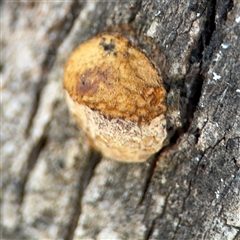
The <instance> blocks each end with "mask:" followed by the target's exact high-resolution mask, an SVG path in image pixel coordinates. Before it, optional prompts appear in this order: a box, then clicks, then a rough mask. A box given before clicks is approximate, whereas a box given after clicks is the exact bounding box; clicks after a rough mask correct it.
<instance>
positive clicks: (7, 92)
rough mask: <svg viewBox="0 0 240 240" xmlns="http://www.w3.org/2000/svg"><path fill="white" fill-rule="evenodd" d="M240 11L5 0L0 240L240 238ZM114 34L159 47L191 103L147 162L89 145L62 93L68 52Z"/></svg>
mask: <svg viewBox="0 0 240 240" xmlns="http://www.w3.org/2000/svg"><path fill="white" fill-rule="evenodd" d="M239 13H240V2H239V1H238V0H236V1H230V0H227V1H214V0H212V1H206V0H203V1H197V0H196V1H195V0H192V1H180V0H176V1H165V0H161V1H144V0H142V1H140V0H139V1H136V0H134V1H105V2H104V1H101V2H99V1H89V2H80V1H79V2H77V1H68V2H67V1H66V2H35V1H29V2H26V3H19V2H11V1H5V2H1V46H2V47H1V79H2V84H1V100H2V103H1V124H2V136H1V183H2V184H1V209H2V211H1V234H2V239H104V238H105V239H106V238H107V239H240V170H239V168H240V77H239V75H240V61H239V59H240V51H239V46H240V40H239V36H240V15H239ZM112 28H114V31H117V32H118V33H119V34H121V33H122V32H121V31H125V30H124V29H126V28H127V29H131V30H132V31H134V32H135V34H136V36H137V38H139V39H140V40H141V41H143V43H142V46H144V48H145V50H146V51H148V47H149V48H150V47H151V46H153V45H154V44H155V43H157V45H158V46H159V48H160V49H161V52H162V54H163V55H164V56H165V58H166V59H167V63H168V67H167V70H166V72H167V76H168V84H169V86H171V87H174V86H176V87H177V88H180V89H181V98H182V101H183V102H184V104H185V105H184V106H185V107H184V109H185V111H186V119H185V121H184V126H183V128H182V129H181V130H180V131H178V132H177V133H176V134H175V135H174V137H173V139H172V140H171V143H170V145H169V146H167V147H165V148H164V149H162V150H160V151H159V153H158V154H156V155H155V156H153V157H152V158H151V159H150V160H148V161H147V162H146V163H132V164H126V163H121V162H116V161H113V160H111V159H105V158H104V157H103V158H101V156H100V155H99V154H98V153H96V152H93V151H92V150H90V149H89V147H88V144H87V141H86V138H85V136H84V134H83V133H82V132H81V130H79V129H78V127H77V126H76V124H75V122H74V121H73V120H72V117H71V116H70V115H69V113H68V110H67V106H66V103H65V100H64V97H63V90H62V85H61V81H62V76H63V70H64V64H65V61H66V59H67V57H68V55H69V54H70V53H71V51H72V50H73V49H74V48H75V47H76V46H77V45H78V44H80V43H81V42H83V41H84V40H87V39H89V38H90V37H92V36H94V35H96V34H98V33H100V32H102V31H108V30H109V29H112ZM157 57H158V56H155V58H157ZM158 67H160V68H161V66H158Z"/></svg>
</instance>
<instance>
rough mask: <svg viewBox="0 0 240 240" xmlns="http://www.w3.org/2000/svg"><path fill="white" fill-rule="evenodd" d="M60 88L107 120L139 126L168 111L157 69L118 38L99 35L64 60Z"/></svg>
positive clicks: (122, 39) (127, 43)
mask: <svg viewBox="0 0 240 240" xmlns="http://www.w3.org/2000/svg"><path fill="white" fill-rule="evenodd" d="M63 85H64V88H65V89H66V90H67V92H68V94H69V95H70V97H71V98H72V99H73V100H74V101H75V102H77V103H79V104H84V105H86V106H87V107H89V108H90V109H91V110H93V111H97V112H98V113H100V114H101V115H103V116H104V117H105V118H107V119H113V118H115V119H123V120H129V121H132V122H135V123H139V124H140V125H142V124H147V123H149V122H150V121H151V120H153V119H154V118H156V117H157V116H159V115H161V114H164V113H165V112H166V108H167V107H166V91H165V89H164V87H163V85H162V79H161V77H160V76H159V74H158V72H157V70H156V69H155V68H154V67H153V65H152V63H151V62H150V61H149V60H148V58H147V57H146V56H145V55H144V54H143V53H142V52H141V51H139V50H138V49H137V48H135V47H134V46H133V44H132V43H131V42H130V41H129V40H127V39H125V38H123V37H121V36H118V35H109V34H102V35H99V36H96V37H94V38H92V39H90V40H88V41H87V42H84V43H82V44H81V45H80V46H79V47H77V48H76V49H75V50H74V51H73V53H72V54H71V56H70V57H69V59H68V61H67V64H66V68H65V74H64V81H63Z"/></svg>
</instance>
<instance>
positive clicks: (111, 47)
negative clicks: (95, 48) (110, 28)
mask: <svg viewBox="0 0 240 240" xmlns="http://www.w3.org/2000/svg"><path fill="white" fill-rule="evenodd" d="M105 41H106V39H105V38H102V41H101V42H100V44H99V45H100V46H102V47H103V49H104V51H108V52H112V51H113V50H114V49H115V43H114V40H113V39H111V40H110V43H106V42H105Z"/></svg>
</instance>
